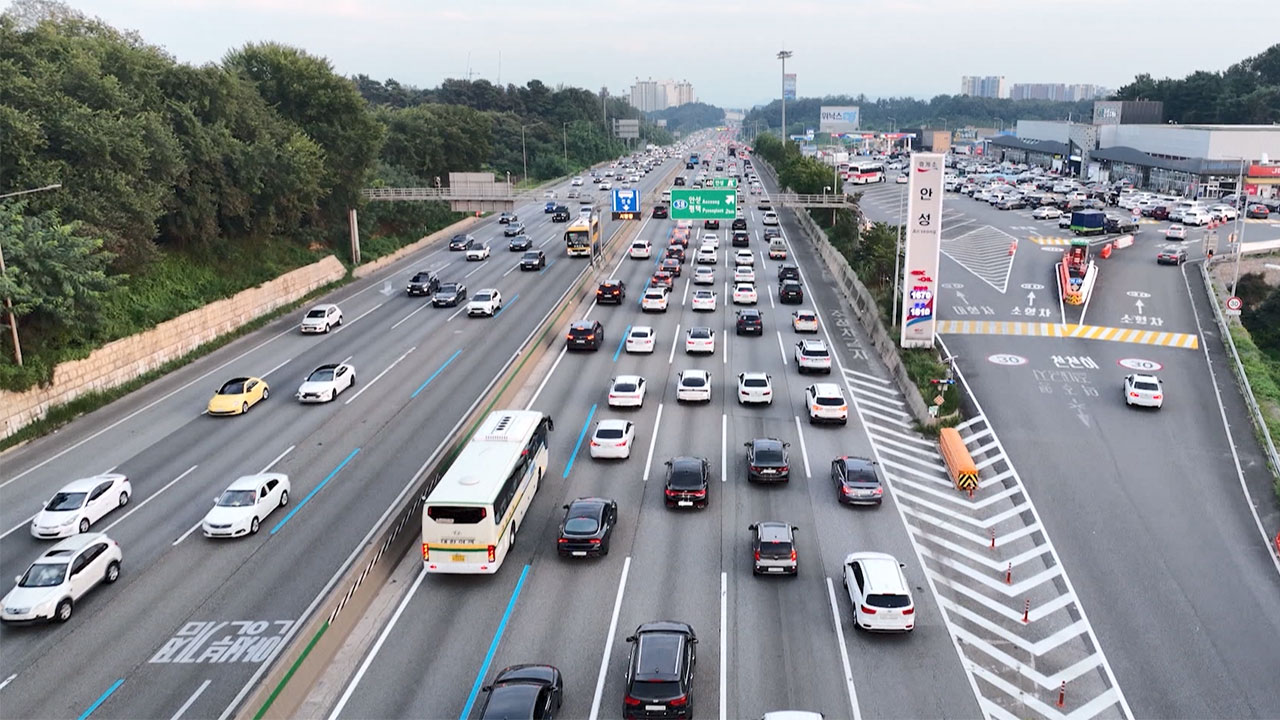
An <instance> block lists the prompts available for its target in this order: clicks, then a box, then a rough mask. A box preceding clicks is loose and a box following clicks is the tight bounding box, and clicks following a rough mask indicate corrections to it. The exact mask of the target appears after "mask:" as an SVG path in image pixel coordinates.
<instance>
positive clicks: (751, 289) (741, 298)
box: [733, 283, 759, 305]
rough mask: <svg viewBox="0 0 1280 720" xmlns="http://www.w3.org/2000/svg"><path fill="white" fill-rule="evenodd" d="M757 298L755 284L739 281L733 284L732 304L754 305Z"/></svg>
mask: <svg viewBox="0 0 1280 720" xmlns="http://www.w3.org/2000/svg"><path fill="white" fill-rule="evenodd" d="M758 299H759V298H758V297H757V296H756V286H755V285H751V284H749V283H740V284H738V285H734V286H733V304H734V305H755V304H756V301H757V300H758Z"/></svg>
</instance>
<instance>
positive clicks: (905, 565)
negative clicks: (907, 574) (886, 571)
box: [898, 563, 907, 570]
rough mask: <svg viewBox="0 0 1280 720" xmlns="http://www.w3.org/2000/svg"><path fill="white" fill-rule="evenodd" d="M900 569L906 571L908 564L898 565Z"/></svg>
mask: <svg viewBox="0 0 1280 720" xmlns="http://www.w3.org/2000/svg"><path fill="white" fill-rule="evenodd" d="M898 567H900V568H902V569H904V570H905V569H906V567H907V564H906V563H898Z"/></svg>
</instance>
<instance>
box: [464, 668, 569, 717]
mask: <svg viewBox="0 0 1280 720" xmlns="http://www.w3.org/2000/svg"><path fill="white" fill-rule="evenodd" d="M481 690H483V691H484V692H485V693H486V695H485V699H484V705H483V706H482V707H481V708H480V720H487V719H488V718H514V717H522V718H533V720H550V719H551V718H553V717H555V713H556V710H559V709H560V703H561V702H563V700H564V679H563V678H562V677H561V675H560V670H558V669H557V668H555V667H553V666H551V665H512V666H511V667H508V668H503V669H502V670H499V671H498V674H497V676H495V677H494V678H493V682H491V683H489V684H488V685H485V686H484V687H483V688H481Z"/></svg>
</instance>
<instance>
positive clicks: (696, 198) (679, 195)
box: [671, 188, 738, 220]
mask: <svg viewBox="0 0 1280 720" xmlns="http://www.w3.org/2000/svg"><path fill="white" fill-rule="evenodd" d="M737 214H738V191H737V190H714V189H711V190H709V189H705V188H704V189H702V190H681V189H678V188H676V189H672V191H671V219H672V220H732V219H733V218H735V217H737Z"/></svg>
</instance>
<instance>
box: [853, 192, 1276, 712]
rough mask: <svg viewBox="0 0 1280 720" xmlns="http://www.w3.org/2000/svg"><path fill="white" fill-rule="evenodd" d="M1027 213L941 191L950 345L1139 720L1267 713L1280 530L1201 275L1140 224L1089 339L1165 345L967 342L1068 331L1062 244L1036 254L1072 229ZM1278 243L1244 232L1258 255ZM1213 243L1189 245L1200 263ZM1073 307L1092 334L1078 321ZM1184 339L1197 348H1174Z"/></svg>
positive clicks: (1272, 686)
mask: <svg viewBox="0 0 1280 720" xmlns="http://www.w3.org/2000/svg"><path fill="white" fill-rule="evenodd" d="M899 192H900V187H895V186H893V185H885V186H880V187H874V188H871V189H869V190H868V191H867V195H866V197H865V198H864V203H863V206H864V208H866V210H867V213H868V216H869V217H870V218H871V219H873V220H886V221H890V222H892V221H893V220H894V218H896V216H897V198H898V193H899ZM1029 214H1030V213H1029V211H1000V210H996V209H995V208H992V207H989V206H988V205H987V204H986V203H984V202H978V201H974V200H972V199H969V198H966V197H961V196H959V195H957V194H955V193H947V195H946V198H945V200H944V226H943V246H942V251H943V260H942V269H941V273H940V277H939V280H940V282H941V283H942V284H941V287H942V294H941V296H940V300H939V305H940V318H941V320H942V321H944V325H947V324H949V326H950V329H952V330H955V331H956V332H954V333H950V334H944V335H943V339H944V341H945V343H946V347H947V349H948V350H949V351H950V352H951V353H952V354H954V355H955V356H956V358H957V363H958V365H959V367H960V369H961V371H962V373H963V375H964V376H965V377H966V379H967V380H968V382H969V384H970V386H971V387H972V388H973V391H974V392H975V393H976V395H977V397H978V399H979V401H980V402H981V403H982V406H983V408H984V410H985V412H986V414H987V415H986V420H987V421H988V422H989V423H990V426H991V427H992V428H994V429H995V431H996V432H998V433H999V435H1000V438H1001V441H1002V443H1003V448H1002V451H1007V453H1008V456H1009V458H1010V459H1011V462H1012V464H1013V465H1015V466H1017V468H1018V469H1019V471H1020V474H1021V477H1022V478H1023V479H1024V480H1025V484H1026V488H1027V491H1028V493H1029V495H1030V496H1031V497H1034V499H1035V501H1036V503H1037V505H1038V507H1039V510H1040V513H1041V515H1042V516H1043V522H1044V528H1045V530H1046V532H1047V533H1048V536H1049V537H1051V538H1052V540H1053V543H1054V545H1055V547H1056V549H1057V552H1058V553H1059V554H1060V556H1061V557H1062V559H1063V562H1064V564H1065V565H1066V566H1067V569H1068V570H1069V571H1070V573H1071V580H1072V586H1073V588H1074V592H1075V594H1076V595H1077V596H1078V599H1079V601H1080V603H1081V604H1082V605H1083V607H1086V608H1088V609H1089V610H1090V611H1091V612H1090V614H1089V620H1090V622H1091V624H1092V628H1093V630H1094V632H1095V633H1096V635H1097V637H1098V638H1099V640H1100V642H1101V646H1102V649H1104V650H1105V651H1106V654H1107V656H1108V657H1109V659H1110V664H1111V666H1112V667H1114V672H1115V675H1116V677H1117V679H1118V681H1119V685H1120V686H1121V687H1122V688H1123V691H1124V694H1125V696H1126V698H1127V700H1128V703H1129V705H1130V707H1131V709H1132V712H1133V714H1134V715H1135V716H1138V717H1178V718H1188V717H1210V716H1213V717H1273V716H1275V715H1276V714H1277V712H1280V683H1277V682H1276V681H1275V678H1276V668H1278V667H1280V567H1278V566H1277V565H1276V563H1275V560H1274V558H1273V557H1272V555H1271V554H1270V553H1269V552H1268V549H1267V545H1266V539H1265V538H1264V536H1263V534H1262V533H1260V532H1259V526H1258V525H1259V520H1261V524H1262V526H1263V527H1264V528H1270V532H1271V533H1274V532H1275V528H1276V527H1277V525H1278V524H1280V517H1278V515H1280V514H1278V513H1277V512H1276V510H1275V505H1274V501H1273V499H1272V496H1271V490H1270V484H1271V475H1270V473H1269V471H1268V469H1267V466H1266V462H1265V458H1264V456H1263V454H1262V451H1261V449H1260V447H1259V445H1258V442H1257V441H1256V439H1255V437H1254V434H1253V430H1252V427H1251V425H1250V422H1249V419H1248V417H1247V414H1246V410H1245V406H1244V401H1243V399H1242V398H1241V397H1240V393H1239V390H1238V389H1237V388H1236V387H1235V383H1234V379H1233V377H1232V375H1231V371H1230V370H1229V369H1228V368H1229V363H1230V362H1231V361H1230V359H1229V358H1228V357H1227V356H1226V355H1225V353H1224V351H1223V350H1222V347H1221V342H1220V341H1219V339H1218V331H1217V326H1216V324H1214V321H1213V310H1212V307H1211V305H1210V304H1209V303H1210V300H1209V298H1208V297H1207V296H1206V294H1205V291H1204V287H1203V283H1202V282H1201V281H1200V277H1199V276H1200V269H1199V267H1198V266H1197V265H1196V264H1194V263H1193V264H1189V265H1184V266H1181V267H1170V266H1157V265H1156V264H1155V262H1154V255H1155V252H1156V248H1158V247H1163V246H1167V245H1176V244H1178V243H1176V242H1174V243H1169V242H1166V241H1165V240H1164V238H1163V234H1162V233H1161V232H1160V231H1161V230H1162V228H1163V227H1165V226H1166V225H1167V223H1159V224H1154V223H1152V224H1143V225H1142V226H1141V227H1140V230H1139V232H1138V233H1137V241H1136V244H1135V245H1134V246H1133V247H1131V248H1125V249H1123V250H1119V251H1117V252H1116V253H1115V254H1114V255H1113V256H1112V257H1111V258H1110V259H1106V260H1098V262H1099V267H1100V275H1099V279H1098V284H1097V287H1096V289H1095V290H1094V293H1093V297H1092V299H1091V300H1090V302H1089V304H1088V306H1087V314H1086V319H1085V323H1086V324H1088V325H1091V326H1100V327H1109V328H1119V329H1122V330H1123V329H1134V328H1138V329H1146V330H1157V331H1159V333H1170V334H1171V335H1168V336H1161V335H1159V334H1158V333H1153V336H1150V337H1149V336H1145V335H1144V336H1142V337H1143V338H1144V339H1146V340H1147V342H1146V343H1137V342H1115V341H1101V340H1090V339H1084V338H1047V337H1028V336H1016V335H1015V331H1014V330H1012V329H1007V330H1005V331H1004V333H1003V334H966V330H968V329H971V328H972V327H973V324H972V323H971V324H970V325H969V326H968V327H966V326H965V325H964V323H965V321H973V320H998V321H1006V322H1017V321H1021V320H1025V319H1026V318H1027V317H1028V316H1030V315H1032V314H1034V315H1035V316H1036V318H1037V320H1038V321H1040V322H1047V323H1056V322H1058V321H1059V320H1060V319H1061V317H1062V315H1061V310H1060V307H1059V305H1058V302H1057V295H1056V287H1055V285H1054V278H1053V274H1052V272H1053V271H1052V267H1053V264H1054V263H1056V262H1057V260H1058V258H1059V257H1060V254H1059V252H1060V250H1061V246H1060V245H1054V244H1049V243H1047V242H1037V241H1036V239H1037V238H1041V239H1043V238H1046V237H1049V236H1050V235H1058V234H1060V233H1058V232H1057V231H1056V223H1055V221H1036V220H1031V219H1030V217H1029ZM949 226H950V227H953V228H954V229H952V230H948V227H949ZM1275 230H1276V228H1275V227H1273V226H1272V225H1270V224H1266V223H1250V224H1249V225H1248V226H1247V231H1246V232H1247V235H1246V239H1247V240H1250V241H1257V240H1265V239H1269V237H1270V236H1274V235H1275V234H1276V233H1275ZM1201 232H1202V231H1199V230H1191V231H1190V233H1189V234H1190V236H1191V239H1189V240H1188V241H1187V242H1186V243H1185V246H1186V247H1187V249H1188V250H1189V251H1190V254H1191V257H1192V258H1193V260H1195V259H1198V258H1202V257H1203V254H1202V249H1201V242H1200V237H1201ZM1010 238H1012V239H1016V240H1018V246H1017V250H1016V253H1015V255H1014V256H1012V257H1011V256H1010V255H1009V254H1008V245H1009V243H1010ZM1095 250H1096V248H1095ZM1066 311H1067V321H1068V322H1077V321H1078V318H1079V310H1078V309H1074V308H1070V307H1068V308H1067V309H1066ZM947 321H950V322H949V323H948V322H947ZM1024 327H1025V326H1024ZM1173 334H1184V335H1183V336H1189V337H1191V338H1192V339H1193V340H1195V341H1196V343H1195V344H1194V345H1191V346H1190V347H1188V346H1187V345H1186V344H1183V345H1182V346H1178V345H1177V344H1176V343H1175V342H1174V341H1175V338H1176V337H1178V336H1176V335H1173ZM1134 368H1149V369H1151V370H1152V371H1155V372H1156V373H1157V374H1158V375H1159V376H1160V377H1161V379H1162V380H1163V381H1164V384H1165V390H1166V395H1167V400H1166V404H1165V406H1164V407H1163V408H1162V409H1161V410H1159V411H1150V410H1146V409H1137V408H1128V407H1126V406H1125V405H1124V403H1123V393H1122V391H1121V384H1122V378H1123V376H1124V375H1125V374H1127V373H1129V372H1133V369H1134ZM1251 506H1256V515H1255V512H1254V510H1253V508H1252V507H1251ZM1070 709H1071V708H1070V707H1069V708H1068V710H1070Z"/></svg>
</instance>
